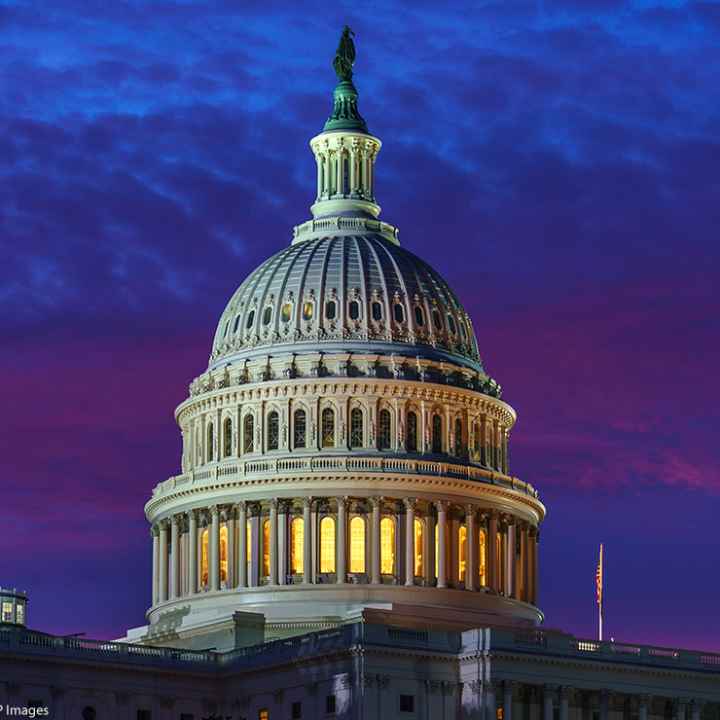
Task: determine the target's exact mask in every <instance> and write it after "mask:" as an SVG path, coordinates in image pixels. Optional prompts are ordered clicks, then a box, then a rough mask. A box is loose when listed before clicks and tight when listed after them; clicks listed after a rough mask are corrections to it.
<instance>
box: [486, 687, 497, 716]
mask: <svg viewBox="0 0 720 720" xmlns="http://www.w3.org/2000/svg"><path fill="white" fill-rule="evenodd" d="M496 716H497V701H496V700H495V686H494V685H493V683H488V684H487V686H486V688H485V718H486V720H495V718H496Z"/></svg>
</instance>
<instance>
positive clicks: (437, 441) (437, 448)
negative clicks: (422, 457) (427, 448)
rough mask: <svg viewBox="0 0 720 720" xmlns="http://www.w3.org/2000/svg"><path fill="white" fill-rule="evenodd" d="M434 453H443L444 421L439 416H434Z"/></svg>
mask: <svg viewBox="0 0 720 720" xmlns="http://www.w3.org/2000/svg"><path fill="white" fill-rule="evenodd" d="M432 451H433V452H434V453H441V452H442V419H441V418H440V416H439V415H433V419H432Z"/></svg>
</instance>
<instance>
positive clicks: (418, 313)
mask: <svg viewBox="0 0 720 720" xmlns="http://www.w3.org/2000/svg"><path fill="white" fill-rule="evenodd" d="M415 324H416V325H417V326H418V327H422V326H423V325H425V313H424V312H423V309H422V308H421V307H420V306H419V305H416V306H415Z"/></svg>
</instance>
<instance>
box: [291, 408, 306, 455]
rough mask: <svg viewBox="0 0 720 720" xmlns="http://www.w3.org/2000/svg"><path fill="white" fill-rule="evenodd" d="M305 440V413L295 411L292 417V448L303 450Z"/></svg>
mask: <svg viewBox="0 0 720 720" xmlns="http://www.w3.org/2000/svg"><path fill="white" fill-rule="evenodd" d="M306 439H307V433H306V422H305V411H304V410H296V411H295V415H294V417H293V446H294V447H296V448H304V447H305V443H306Z"/></svg>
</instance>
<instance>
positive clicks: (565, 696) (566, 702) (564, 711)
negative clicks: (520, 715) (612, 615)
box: [515, 525, 647, 720]
mask: <svg viewBox="0 0 720 720" xmlns="http://www.w3.org/2000/svg"><path fill="white" fill-rule="evenodd" d="M515 527H516V528H517V525H515ZM569 717H570V688H567V687H561V688H560V720H569ZM645 720H647V718H646V719H645Z"/></svg>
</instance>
